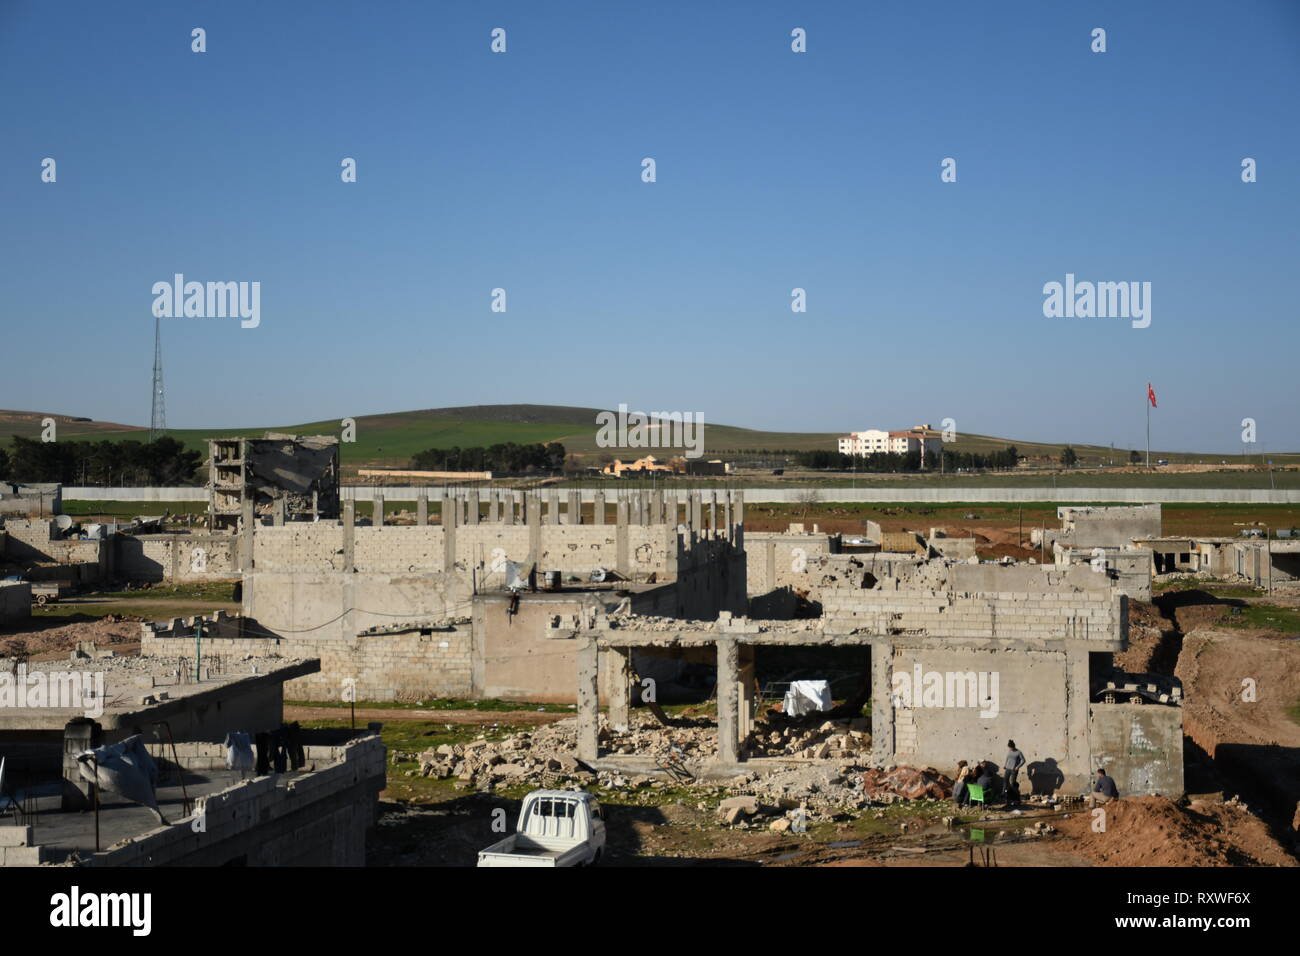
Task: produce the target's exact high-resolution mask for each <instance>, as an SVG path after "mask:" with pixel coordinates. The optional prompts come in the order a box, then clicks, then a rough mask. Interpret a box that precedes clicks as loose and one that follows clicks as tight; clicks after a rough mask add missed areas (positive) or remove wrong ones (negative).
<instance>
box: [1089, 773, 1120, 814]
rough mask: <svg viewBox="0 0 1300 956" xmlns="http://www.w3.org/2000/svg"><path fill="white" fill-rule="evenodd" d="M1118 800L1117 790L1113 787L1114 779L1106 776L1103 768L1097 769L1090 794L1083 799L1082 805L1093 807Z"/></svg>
mask: <svg viewBox="0 0 1300 956" xmlns="http://www.w3.org/2000/svg"><path fill="white" fill-rule="evenodd" d="M1118 799H1119V788H1118V787H1116V786H1115V781H1114V779H1113V778H1112V777H1110V776H1109V775H1107V773H1106V769H1105V768H1104V767H1098V768H1097V776H1096V778H1095V779H1094V780H1093V782H1092V793H1090V794H1088V795H1087V797H1085V798H1084V801H1083V802H1084V805H1085V806H1089V807H1095V806H1099V805H1100V804H1103V803H1110V802H1111V801H1112V800H1118Z"/></svg>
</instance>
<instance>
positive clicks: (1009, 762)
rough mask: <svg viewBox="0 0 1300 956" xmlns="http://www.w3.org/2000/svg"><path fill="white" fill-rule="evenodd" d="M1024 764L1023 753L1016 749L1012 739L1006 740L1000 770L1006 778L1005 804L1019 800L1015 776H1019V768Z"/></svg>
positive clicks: (1008, 804) (1018, 788)
mask: <svg viewBox="0 0 1300 956" xmlns="http://www.w3.org/2000/svg"><path fill="white" fill-rule="evenodd" d="M1024 765H1025V755H1024V754H1022V753H1021V752H1020V751H1019V750H1017V749H1016V742H1015V741H1014V740H1008V741H1007V759H1006V763H1004V764H1003V765H1002V770H1003V772H1004V773H1005V775H1006V778H1007V793H1006V797H1007V806H1012V805H1013V804H1016V803H1019V802H1020V784H1019V783H1018V782H1017V778H1018V777H1019V776H1020V768H1021V767H1023V766H1024Z"/></svg>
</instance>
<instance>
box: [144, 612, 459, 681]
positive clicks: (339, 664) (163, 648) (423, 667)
mask: <svg viewBox="0 0 1300 956" xmlns="http://www.w3.org/2000/svg"><path fill="white" fill-rule="evenodd" d="M241 623H243V622H242V619H240V618H231V619H229V621H228V624H230V625H231V626H233V628H234V629H235V630H234V633H233V634H232V633H228V632H227V633H220V634H212V635H209V634H207V632H206V631H205V636H204V641H203V656H204V658H205V659H211V658H221V659H223V660H225V661H228V662H231V663H233V664H237V663H238V662H239V661H241V660H242V659H243V658H245V657H247V656H250V655H252V656H255V657H265V656H272V655H279V656H281V657H286V658H304V657H318V658H320V662H321V669H320V671H319V672H318V673H315V674H308V675H307V676H305V677H299V678H297V679H295V680H291V681H289V682H287V683H286V684H285V685H284V693H285V694H286V695H287V696H288V697H289V698H290V699H300V700H342V699H343V691H344V689H345V688H346V687H348V686H352V687H355V689H356V696H357V699H358V700H375V701H391V700H423V699H425V698H429V697H469V696H472V694H473V687H472V679H473V666H472V659H473V637H472V634H471V631H470V628H469V627H468V626H464V627H449V628H440V629H432V628H430V629H428V633H423V632H421V631H403V632H401V633H398V634H366V635H360V636H358V637H357V638H356V639H355V640H346V639H343V638H341V637H334V638H303V639H298V640H295V639H292V638H286V637H267V636H258V635H259V634H260V632H259V631H257V630H255V629H254V628H253V627H252V625H251V624H250V627H249V628H248V629H246V630H240V629H239V626H240V624H241ZM142 627H143V628H144V629H145V633H144V636H143V638H142V640H141V646H140V652H141V654H145V655H158V656H169V657H192V656H193V654H194V632H193V629H192V628H189V629H185V628H182V629H181V630H180V631H179V632H176V631H171V630H159V631H154V630H152V629H151V628H150V627H149V625H142ZM349 680H350V681H351V682H352V683H351V684H350V685H349V684H348V683H346V682H347V681H349Z"/></svg>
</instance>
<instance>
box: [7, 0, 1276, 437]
mask: <svg viewBox="0 0 1300 956" xmlns="http://www.w3.org/2000/svg"><path fill="white" fill-rule="evenodd" d="M194 27H203V28H204V29H205V30H206V31H207V44H208V51H207V52H206V53H202V54H196V53H193V52H191V50H190V42H191V41H190V31H191V29H192V28H194ZM494 27H503V28H505V29H506V31H507V44H508V46H507V52H506V53H505V54H493V53H492V52H491V51H490V49H489V41H490V36H489V34H490V31H491V30H492V29H493V28H494ZM794 27H802V28H804V29H806V30H807V34H808V52H807V53H804V54H795V53H792V52H791V50H790V31H791V29H793V28H794ZM1094 27H1103V28H1105V29H1106V31H1107V52H1105V53H1093V52H1091V50H1090V44H1091V37H1090V34H1091V31H1092V29H1093V28H1094ZM1298 90H1300V3H1296V2H1290V0H1279V2H1266V0H1255V2H1216V3H1195V2H1192V3H1188V2H1183V3H1141V4H1133V3H1104V2H1096V3H1086V4H1083V3H1080V4H1067V3H1056V2H1053V3H1047V2H1042V0H1033V2H1000V3H997V4H972V3H969V2H955V3H925V4H917V3H903V2H899V3H888V2H872V3H804V4H795V3H753V2H748V3H731V2H718V3H708V4H690V3H654V4H632V3H612V2H608V0H604V2H590V3H587V2H556V3H547V4H538V3H536V2H520V3H485V2H464V3H425V2H421V3H396V2H385V3H374V4H357V3H332V2H320V3H313V4H287V3H285V4H281V3H273V4H267V3H239V2H221V3H193V4H184V3H130V4H126V3H118V4H104V3H99V2H94V3H59V4H49V3H38V2H15V0H0V115H2V116H3V117H4V118H5V123H4V128H3V134H0V209H3V219H2V220H0V222H2V225H0V253H2V254H3V261H4V285H3V290H4V300H3V302H4V304H3V314H4V335H3V337H2V338H0V350H3V351H4V352H5V353H6V356H5V357H6V361H5V362H4V363H3V366H2V368H3V372H2V373H0V408H18V409H25V410H40V411H52V412H58V413H63V414H75V415H88V416H91V417H93V418H96V419H104V420H116V421H125V422H130V423H135V424H148V417H149V382H150V368H151V365H152V350H153V316H152V314H151V311H150V309H151V305H152V302H153V296H152V294H151V292H150V290H151V287H152V285H153V283H155V282H158V281H167V280H170V278H171V277H172V275H173V274H174V273H177V272H180V273H184V274H185V276H186V278H187V279H192V280H200V281H208V280H213V281H226V280H242V281H259V282H260V283H261V286H262V302H261V305H262V315H261V324H260V326H259V327H258V328H256V329H242V328H240V326H239V323H238V321H237V320H231V319H197V318H173V319H164V320H163V336H164V346H163V349H164V364H165V368H166V398H167V414H168V423H169V424H170V425H172V426H173V427H203V426H214V427H215V426H237V425H260V424H267V425H270V424H289V423H293V422H298V421H311V420H319V419H329V418H341V417H343V416H349V415H350V416H356V415H364V414H369V413H376V412H384V411H395V410H404V409H412V408H428V407H437V406H445V405H461V404H487V403H513V402H537V403H554V404H572V405H590V406H598V407H614V406H616V405H617V404H619V403H620V402H624V403H627V404H628V405H630V406H632V407H633V408H638V407H639V408H645V409H650V408H653V409H656V410H657V409H664V410H668V409H677V410H682V411H697V412H702V413H703V414H704V416H705V421H706V422H710V421H712V422H724V423H727V424H737V425H744V426H750V427H760V428H771V429H797V430H818V431H823V430H824V431H836V430H848V429H860V428H869V427H906V426H910V425H913V424H917V423H921V422H932V423H935V424H938V422H939V421H940V420H942V419H943V418H945V417H951V418H954V419H955V420H956V422H957V427H958V430H959V431H972V432H981V433H986V434H1000V435H1005V436H1009V437H1013V438H1020V439H1025V440H1053V439H1054V440H1069V441H1076V442H1096V443H1108V442H1111V441H1113V442H1115V444H1116V445H1117V446H1119V447H1131V446H1140V445H1141V443H1142V441H1143V434H1144V431H1143V429H1144V422H1145V419H1144V415H1143V400H1144V393H1145V388H1146V383H1147V381H1148V380H1150V381H1152V382H1153V383H1154V384H1155V387H1156V392H1157V395H1158V397H1159V400H1160V407H1159V408H1158V409H1157V410H1156V411H1155V412H1154V413H1153V445H1154V446H1156V447H1163V448H1174V447H1176V448H1180V449H1186V450H1194V451H1237V450H1240V448H1241V446H1240V444H1239V435H1240V431H1241V426H1240V422H1241V419H1242V418H1244V417H1248V416H1249V417H1252V418H1254V419H1256V421H1257V422H1258V424H1259V439H1260V444H1261V446H1262V448H1263V449H1264V450H1274V451H1277V450H1283V449H1292V450H1295V449H1300V421H1298V420H1297V415H1296V412H1297V409H1298V407H1300V400H1298V399H1300V394H1298V392H1300V387H1298V386H1297V372H1296V367H1297V357H1300V347H1298V346H1300V321H1298V320H1300V315H1298V314H1297V312H1298V311H1300V310H1298V308H1297V304H1296V296H1295V283H1296V281H1297V276H1300V269H1297V263H1296V258H1297V255H1296V254H1297V250H1298V249H1300V242H1297V238H1298V237H1297V230H1300V122H1297V121H1298V120H1300V116H1298V115H1297V114H1298V113H1300V109H1298V107H1297V104H1298V102H1300V98H1298V96H1297V91H1298ZM47 156H48V157H54V158H55V159H56V160H57V163H58V167H57V169H58V181H57V182H56V183H53V184H51V183H42V182H41V181H40V163H41V160H42V159H43V158H44V157H47ZM647 156H649V157H653V158H654V159H655V161H656V163H657V173H658V181H657V182H655V183H652V184H647V183H643V182H642V181H641V160H642V158H643V157H647ZM1247 156H1249V157H1253V158H1255V159H1256V160H1257V162H1258V170H1259V172H1258V176H1259V181H1258V182H1256V183H1252V184H1245V183H1242V182H1241V179H1240V164H1241V160H1242V158H1243V157H1247ZM343 157H354V158H355V159H356V160H357V163H358V181H357V182H356V183H351V184H345V183H343V182H341V181H340V176H339V172H340V161H341V160H342V158H343ZM945 157H953V158H955V159H956V160H957V170H958V181H957V182H956V183H942V182H940V178H939V172H940V161H941V160H942V159H944V158H945ZM1066 273H1074V274H1075V275H1076V276H1077V277H1078V278H1079V279H1080V280H1085V279H1091V280H1094V281H1103V280H1104V281H1118V280H1136V281H1149V282H1151V283H1152V322H1151V325H1150V327H1149V328H1145V329H1134V328H1132V327H1131V325H1130V323H1129V322H1128V321H1126V320H1123V319H1065V318H1045V317H1044V316H1043V312H1042V305H1043V293H1042V287H1043V284H1044V283H1046V282H1050V281H1062V280H1063V279H1064V277H1065V274H1066ZM496 287H503V288H505V289H506V291H507V296H508V311H507V312H506V313H504V314H501V313H493V312H492V311H490V309H489V305H490V294H491V290H492V289H493V288H496ZM795 287H801V288H804V289H806V290H807V297H808V311H807V312H806V313H804V314H795V313H792V312H791V310H790V293H791V289H793V288H795Z"/></svg>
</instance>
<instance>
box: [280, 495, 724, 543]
mask: <svg viewBox="0 0 1300 956" xmlns="http://www.w3.org/2000/svg"><path fill="white" fill-rule="evenodd" d="M592 497H593V501H592V503H591V504H590V505H588V506H584V504H583V501H582V498H583V495H582V492H581V491H579V490H578V489H568V490H567V491H565V492H564V494H563V497H562V496H561V493H560V490H559V489H552V490H550V491H548V492H531V491H515V490H513V489H509V488H485V489H477V488H471V489H469V490H468V491H458V492H453V493H450V494H449V495H448V496H447V497H446V498H444V499H443V500H442V523H443V524H444V525H448V524H452V525H455V526H464V525H476V524H483V523H491V524H505V525H513V524H543V523H545V524H598V525H602V524H611V523H612V524H638V525H658V524H668V525H683V526H685V527H686V528H688V529H690V530H692V531H705V530H708V531H710V532H714V533H716V532H718V531H724V532H728V533H729V529H731V528H733V527H735V526H736V525H740V524H743V523H744V511H745V498H744V492H742V491H731V490H725V489H724V490H722V491H682V492H676V491H666V492H665V491H647V490H632V491H626V492H617V493H615V494H614V495H612V496H611V495H606V493H605V492H604V491H597V492H596V493H595V495H594V496H592ZM611 504H612V505H613V512H614V513H613V516H612V517H613V521H612V522H611V521H610V517H611V515H610V506H611ZM588 509H589V510H588ZM415 516H416V517H415V520H416V524H419V525H425V524H428V523H429V496H428V495H421V496H419V497H418V498H416V501H415ZM343 521H344V523H345V524H354V523H355V522H356V501H355V500H354V499H351V498H349V499H344V501H343ZM371 522H372V523H373V524H374V525H382V524H383V523H384V498H383V495H382V494H381V493H379V492H376V493H375V494H374V495H373V496H372V499H371ZM272 523H273V524H277V525H279V524H283V523H284V509H283V507H281V508H279V509H278V510H277V511H276V512H274V513H273V521H272Z"/></svg>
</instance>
